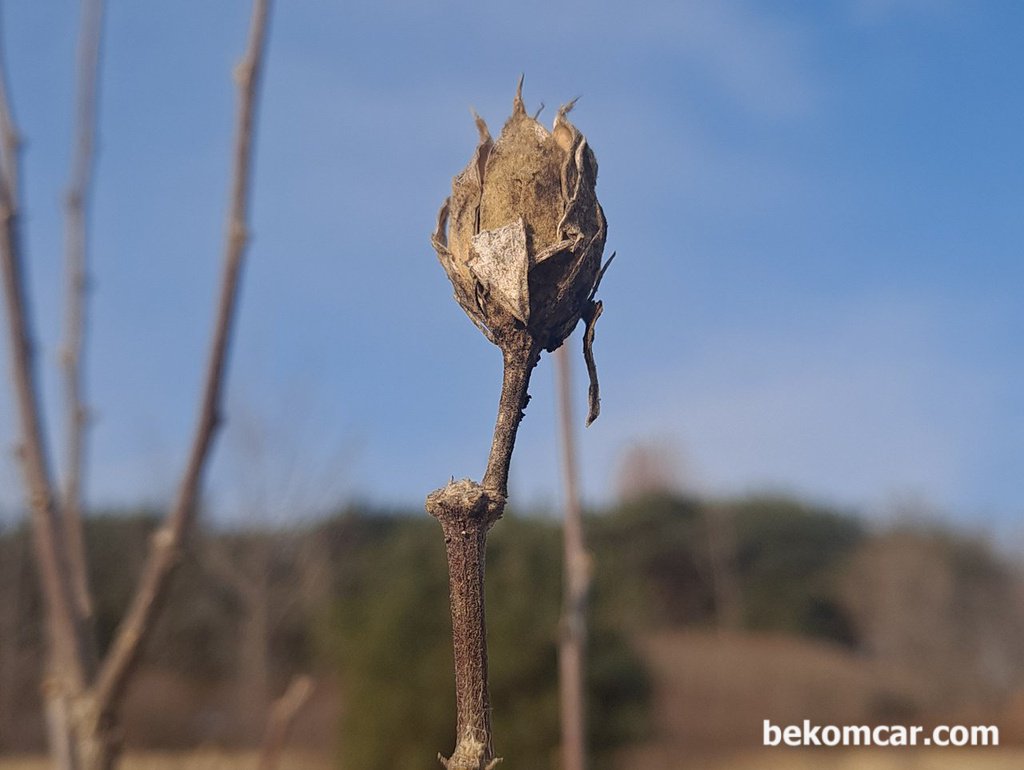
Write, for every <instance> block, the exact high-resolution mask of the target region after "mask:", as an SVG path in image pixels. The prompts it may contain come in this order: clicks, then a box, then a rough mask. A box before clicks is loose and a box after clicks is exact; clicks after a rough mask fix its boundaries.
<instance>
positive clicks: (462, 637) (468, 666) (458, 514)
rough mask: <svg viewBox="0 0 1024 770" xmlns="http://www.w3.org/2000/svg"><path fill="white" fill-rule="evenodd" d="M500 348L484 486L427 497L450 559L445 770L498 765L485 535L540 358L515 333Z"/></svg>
mask: <svg viewBox="0 0 1024 770" xmlns="http://www.w3.org/2000/svg"><path fill="white" fill-rule="evenodd" d="M502 343H503V344H502V352H503V354H504V361H505V371H504V378H503V382H502V389H501V399H500V401H499V404H498V418H497V421H496V423H495V427H494V440H493V442H492V444H491V453H490V457H489V458H488V462H487V471H486V473H485V474H484V479H483V483H482V484H477V483H476V482H474V481H470V480H468V479H463V480H460V481H453V482H451V483H450V484H448V485H447V486H446V487H443V488H442V489H439V490H437V491H436V492H433V493H431V494H430V495H429V496H428V497H427V506H426V507H427V512H428V513H430V515H431V516H433V517H434V518H436V519H437V520H438V521H439V522H440V524H441V530H442V532H443V533H444V542H445V551H446V555H447V558H448V581H449V591H450V600H451V612H452V637H453V644H454V652H455V706H456V711H457V725H456V746H455V751H454V753H453V754H452V756H451V758H450V759H444V758H443V757H440V755H439V758H440V759H441V762H442V764H444V766H445V767H446V768H448V770H487V769H488V768H492V767H494V765H495V764H497V762H498V761H499V760H497V759H495V757H494V747H493V745H492V740H491V704H490V695H489V692H488V686H487V629H486V624H485V617H484V562H485V557H486V549H487V532H488V530H489V529H490V528H491V526H492V525H493V524H494V522H495V521H497V520H498V519H499V518H501V515H502V513H503V512H504V510H505V497H506V495H507V494H508V470H509V464H510V463H511V460H512V449H513V447H514V445H515V440H516V432H517V431H518V429H519V423H520V422H521V421H522V419H523V410H524V409H525V408H526V403H527V401H528V400H529V395H528V393H527V391H528V388H529V384H530V374H531V372H532V371H533V367H534V366H535V365H536V364H537V360H538V359H539V357H540V348H539V347H538V346H537V345H536V344H535V343H534V341H533V339H532V338H531V337H530V335H529V333H528V332H526V331H525V330H523V331H514V332H511V333H510V334H509V335H507V336H506V337H505V338H504V339H502Z"/></svg>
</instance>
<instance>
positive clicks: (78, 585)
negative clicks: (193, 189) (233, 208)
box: [61, 0, 104, 675]
mask: <svg viewBox="0 0 1024 770" xmlns="http://www.w3.org/2000/svg"><path fill="white" fill-rule="evenodd" d="M103 11H104V8H103V0H84V1H83V3H82V22H81V27H80V32H79V42H78V66H77V70H78V93H77V100H78V107H77V118H76V120H77V125H76V128H75V146H74V159H73V160H72V164H71V181H70V183H69V184H68V192H67V202H66V225H65V230H66V235H65V238H66V244H65V275H66V281H67V286H66V297H65V317H64V342H63V346H62V351H61V367H62V369H63V371H64V398H65V436H66V460H65V462H66V465H65V469H64V484H63V489H62V497H61V508H62V511H61V514H62V516H63V519H64V527H65V530H66V532H67V538H68V557H69V559H70V569H71V578H72V588H73V590H74V596H75V608H76V610H77V612H78V615H79V619H80V622H81V623H82V626H83V628H84V629H85V637H86V639H85V641H86V642H87V649H86V660H85V661H84V665H85V668H86V670H87V672H89V673H90V675H91V671H92V669H93V667H94V666H95V664H96V650H95V644H94V636H93V629H92V625H93V602H92V594H91V591H90V589H89V578H88V571H87V569H86V558H85V541H84V536H83V532H82V510H81V509H82V465H83V457H84V452H85V429H86V427H87V424H88V409H87V408H86V406H85V404H84V399H83V368H84V365H83V362H82V351H83V349H84V342H85V330H86V294H87V292H88V286H87V283H88V277H87V269H88V263H87V216H88V207H89V194H90V191H91V187H92V178H93V169H94V167H95V164H94V160H93V159H94V152H93V146H94V136H95V129H96V102H97V86H98V79H99V61H100V44H101V33H102V27H103Z"/></svg>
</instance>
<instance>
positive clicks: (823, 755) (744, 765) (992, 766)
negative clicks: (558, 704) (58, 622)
mask: <svg viewBox="0 0 1024 770" xmlns="http://www.w3.org/2000/svg"><path fill="white" fill-rule="evenodd" d="M510 766H511V765H510ZM622 766H623V768H637V767H642V768H645V770H652V769H654V768H665V770H674V769H675V768H701V770H964V768H970V769H971V770H1020V768H1022V767H1024V751H1022V750H1006V751H1004V750H991V749H975V750H971V751H963V750H950V751H929V752H917V751H913V752H911V751H903V752H898V751H888V752H885V751H850V752H841V751H792V750H787V751H777V752H770V751H757V752H750V753H747V754H740V755H734V756H730V757H728V758H723V757H719V758H711V757H707V758H704V759H700V758H695V757H691V758H688V759H684V758H681V757H678V756H673V755H671V754H669V753H668V752H666V751H664V750H661V749H651V750H645V751H642V752H637V753H635V754H632V755H631V758H630V760H628V764H623V765H622ZM423 767H425V768H428V767H433V764H431V763H430V762H429V761H428V760H425V761H424V765H423ZM255 768H256V755H255V753H252V752H222V751H214V750H200V751H193V752H179V753H142V754H130V755H128V757H126V759H125V761H124V763H123V764H122V770H255ZM0 770H50V766H49V765H48V764H47V762H46V760H45V759H43V758H42V757H24V758H15V757H9V758H6V759H4V758H0ZM280 770H333V769H332V764H331V762H330V761H329V760H328V759H327V758H325V757H322V756H316V755H312V754H300V753H292V754H289V755H288V756H286V757H285V758H284V760H283V761H282V763H281V769H280Z"/></svg>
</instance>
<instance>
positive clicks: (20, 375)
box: [0, 52, 84, 697]
mask: <svg viewBox="0 0 1024 770" xmlns="http://www.w3.org/2000/svg"><path fill="white" fill-rule="evenodd" d="M0 54H2V52H0ZM19 163H20V142H19V139H18V132H17V127H16V125H15V123H14V117H13V115H12V112H11V108H10V103H9V101H8V98H7V72H6V67H5V66H4V63H3V56H2V55H0V263H2V272H3V283H4V295H5V300H6V305H7V320H8V323H7V328H8V333H9V335H10V340H9V349H10V355H11V366H10V371H11V378H12V380H13V387H14V393H15V399H16V402H17V411H18V419H19V422H20V442H21V443H20V446H19V447H18V456H19V459H20V460H21V468H22V473H23V476H24V480H25V487H26V492H27V494H28V504H29V510H30V512H31V516H32V533H33V541H34V547H35V557H36V560H37V562H38V565H39V574H40V580H41V582H42V588H43V593H44V597H45V602H46V611H47V622H48V626H49V638H50V642H51V645H52V647H51V661H50V669H51V670H50V676H51V681H50V683H49V684H50V685H51V693H57V695H55V696H54V697H65V696H66V697H70V696H72V695H73V694H76V693H78V692H80V691H81V688H82V687H83V685H84V675H83V671H82V668H81V664H80V661H81V658H80V654H81V649H82V647H81V644H82V635H81V629H80V628H79V627H78V625H77V624H76V622H75V617H76V615H75V613H74V609H73V607H74V605H73V599H72V593H71V582H70V576H69V575H68V572H67V554H66V551H65V539H64V533H63V527H62V522H61V518H60V513H59V511H58V508H57V500H56V497H55V495H54V493H53V484H52V481H51V475H50V465H49V461H48V457H47V451H46V443H45V439H44V436H43V430H42V422H43V421H42V416H41V415H42V413H41V407H40V403H39V391H38V386H37V382H36V371H35V363H34V350H33V344H32V327H31V323H30V319H29V311H28V302H27V298H26V294H27V292H26V289H25V279H24V273H23V261H22V249H21V239H20V226H19V225H20V223H19V189H18V188H19Z"/></svg>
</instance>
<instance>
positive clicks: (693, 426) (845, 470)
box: [0, 0, 1024, 526]
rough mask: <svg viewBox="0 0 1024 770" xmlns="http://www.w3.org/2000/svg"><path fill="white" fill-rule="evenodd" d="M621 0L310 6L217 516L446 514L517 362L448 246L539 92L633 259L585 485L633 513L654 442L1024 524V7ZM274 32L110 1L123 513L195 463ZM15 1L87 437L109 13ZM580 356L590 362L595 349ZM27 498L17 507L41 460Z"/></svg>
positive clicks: (534, 414) (5, 471) (113, 377)
mask: <svg viewBox="0 0 1024 770" xmlns="http://www.w3.org/2000/svg"><path fill="white" fill-rule="evenodd" d="M617 5H618V4H604V5H597V4H594V3H580V2H570V3H559V4H554V5H551V4H548V3H541V2H523V3H518V4H515V5H514V6H513V5H510V4H505V5H504V6H498V5H495V6H493V7H488V6H487V5H486V4H482V3H461V2H438V3H431V4H422V3H414V2H395V3H361V4H341V3H330V2H323V1H320V2H317V1H314V0H308V1H307V2H299V3H294V2H293V3H285V2H279V3H278V4H277V7H276V8H275V13H274V19H273V27H272V33H271V40H270V52H269V61H268V65H267V74H266V81H265V91H264V97H263V100H262V106H261V121H260V126H259V135H258V157H257V164H256V190H255V198H254V210H253V231H254V236H255V238H254V241H253V244H252V248H251V250H250V262H249V267H248V270H247V273H246V276H245V285H244V293H243V304H242V312H241V316H240V319H239V320H240V323H239V326H238V335H237V338H236V347H235V350H234V353H235V355H234V358H233V362H232V372H231V378H230V385H229V392H230V397H229V409H228V418H229V425H228V431H227V433H226V434H225V435H224V436H222V439H221V441H220V442H219V444H218V447H217V454H216V458H215V463H214V465H213V467H212V469H211V470H212V473H211V475H210V476H209V477H208V478H209V485H208V488H209V492H210V496H211V499H212V500H213V501H214V502H215V503H216V504H217V505H219V506H220V507H221V508H222V509H224V510H230V509H237V508H238V507H239V506H240V505H242V503H241V501H243V500H245V499H247V498H253V499H255V498H257V497H259V494H257V493H255V492H253V489H254V488H256V487H259V488H260V489H262V490H263V492H262V493H260V494H263V495H265V497H264V498H263V499H264V500H265V501H270V502H265V503H264V504H262V505H263V507H264V508H266V509H268V510H269V509H273V510H274V512H273V515H275V516H280V515H285V514H284V513H281V511H283V510H285V509H288V508H296V507H298V508H301V507H303V506H306V505H316V504H320V503H322V502H324V501H327V500H330V499H333V498H335V497H338V496H341V497H345V496H355V497H359V498H362V499H369V500H373V501H377V502H381V503H385V504H401V505H410V506H415V505H419V504H420V502H421V501H422V498H423V496H424V495H425V493H426V492H428V491H430V490H431V489H433V488H435V487H437V486H439V485H441V484H442V483H444V482H445V481H446V480H447V479H448V477H449V476H451V475H455V476H474V477H478V476H479V475H480V473H481V471H482V468H483V465H484V459H485V455H486V451H487V448H488V446H489V441H490V430H491V426H492V424H493V419H494V406H495V403H496V398H497V390H498V386H499V382H500V358H499V355H498V353H497V351H496V349H494V348H492V347H491V346H490V345H489V343H487V342H486V340H485V339H484V338H483V336H482V335H480V334H479V332H477V331H476V329H475V328H474V327H473V326H472V324H471V323H470V322H469V321H468V319H467V318H466V317H465V316H464V315H463V313H462V311H461V310H460V309H459V307H458V306H457V305H456V304H455V302H454V301H453V300H451V298H450V294H451V291H450V286H449V285H448V283H447V279H446V278H445V276H444V273H443V272H442V270H441V269H440V267H439V266H438V264H437V262H436V259H435V256H434V254H433V251H432V249H431V247H430V243H429V233H430V230H431V228H432V225H433V222H434V218H435V215H436V212H437V209H438V207H439V205H440V203H441V201H442V200H443V199H444V197H445V195H446V194H447V191H448V189H449V185H450V180H451V177H452V175H454V174H455V173H457V172H458V171H459V170H460V169H461V168H462V167H463V166H464V165H465V164H466V162H467V161H468V159H469V157H470V154H471V153H472V150H473V147H474V143H475V129H474V127H473V124H472V121H471V119H470V114H469V109H470V107H474V108H476V109H477V110H478V111H479V112H480V114H481V115H483V116H484V118H485V119H487V121H488V122H489V123H490V125H491V128H492V131H494V132H496V131H497V130H498V129H499V128H500V126H501V124H502V122H503V121H504V119H505V117H506V116H507V115H508V112H509V109H510V106H511V97H512V92H513V89H514V85H515V81H516V79H517V77H518V75H519V73H520V72H525V74H526V87H525V96H526V100H527V103H528V105H529V106H532V107H535V106H539V105H540V103H541V102H543V103H545V104H546V105H547V108H546V110H545V112H544V113H543V116H546V117H547V118H548V119H550V118H551V117H552V116H553V110H554V108H555V107H557V105H558V104H560V103H561V102H564V101H567V100H568V99H570V98H572V97H574V96H576V95H582V99H581V100H580V102H579V105H578V107H577V109H576V111H575V112H574V118H575V122H576V123H577V125H578V126H579V127H580V128H581V130H582V131H584V133H586V134H587V136H588V138H589V140H590V143H591V146H592V147H593V148H594V149H595V152H596V154H597V157H598V161H599V163H600V168H601V172H600V179H599V186H598V192H599V195H600V198H601V201H602V204H603V205H604V208H605V211H606V213H607V216H608V220H609V240H608V249H609V251H610V250H616V251H617V252H618V254H619V257H618V259H617V260H616V262H615V265H614V266H613V268H612V270H611V271H610V272H609V274H608V275H607V277H606V280H605V282H604V284H603V286H602V291H601V295H602V297H603V299H604V302H605V314H604V316H603V317H602V319H601V321H600V323H599V324H598V329H597V349H596V352H597V356H598V363H599V366H600V370H601V377H602V394H603V402H602V405H603V414H602V416H601V418H600V419H599V420H598V421H597V422H596V423H595V424H594V425H593V426H592V427H591V428H589V429H587V430H586V431H582V426H581V433H580V438H581V452H582V456H583V469H584V471H583V472H584V480H583V486H584V490H585V494H586V497H587V499H588V500H590V501H592V502H596V503H599V502H602V501H605V500H609V499H611V498H612V497H613V496H614V493H615V481H614V480H615V474H616V468H617V465H618V462H619V460H620V458H621V456H622V453H623V451H624V450H625V449H626V448H627V447H629V446H630V445H632V444H635V443H637V442H646V441H657V442H661V443H662V444H664V445H667V446H671V447H674V448H675V451H674V453H673V454H674V456H676V457H677V458H679V459H678V462H679V465H680V467H679V472H680V474H681V476H682V477H683V478H684V479H685V480H686V482H687V483H688V484H690V485H692V486H693V487H695V488H697V489H699V490H702V491H705V492H709V493H736V492H744V491H749V490H753V489H764V488H770V489H776V490H785V491H791V492H795V493H797V494H801V495H805V496H808V497H811V498H814V499H819V500H824V501H829V502H835V503H838V504H841V505H846V506H851V507H856V508H860V509H864V510H867V511H883V510H885V509H886V508H887V507H890V506H892V505H893V503H894V501H898V500H906V499H914V500H919V501H923V502H924V503H926V504H928V505H930V506H934V507H935V508H937V509H939V510H942V511H945V512H947V513H948V514H950V515H952V516H955V517H957V518H959V519H960V520H961V521H964V522H965V523H968V524H978V525H982V526H991V525H994V524H997V525H1005V524H1007V523H1008V522H1011V521H1013V520H1015V518H1017V517H1019V515H1020V514H1022V513H1024V484H1021V483H1020V481H1019V475H1020V468H1021V467H1024V360H1022V359H1024V357H1022V356H1021V352H1022V345H1021V340H1022V338H1024V303H1022V302H1021V297H1022V294H1024V260H1022V256H1024V254H1022V244H1024V217H1022V203H1024V149H1022V147H1024V143H1022V142H1021V139H1020V137H1021V136H1024V97H1022V96H1021V91H1020V77H1021V75H1022V74H1024V53H1022V51H1021V46H1020V45H1019V40H1020V31H1021V29H1024V6H1022V5H1021V4H1019V3H1015V2H1010V1H1009V0H1007V1H1005V2H990V3H985V4H984V5H978V4H968V3H966V2H957V1H956V0H949V1H948V2H942V1H941V0H936V1H935V2H925V1H924V0H835V1H834V2H826V3H800V2H783V3H771V4H767V3H753V2H738V1H736V0H714V1H712V0H682V1H679V0H677V1H676V2H664V3H647V4H632V5H630V6H628V8H627V7H626V6H625V5H624V4H622V6H621V7H616V6H617ZM248 12H249V7H248V3H246V2H242V1H240V0H236V1H233V2H226V1H224V2H217V3H210V2H199V1H198V0H187V1H183V2H179V3H174V4H167V3H126V2H112V3H110V8H109V13H108V18H107V26H106V38H105V43H106V49H105V58H104V62H103V85H102V104H101V127H100V142H101V154H100V159H99V171H98V174H99V176H98V182H97V187H96V198H95V206H94V218H93V225H94V230H93V234H92V257H93V265H94V270H93V272H94V279H95V291H94V294H93V305H92V314H93V315H92V322H91V325H90V333H89V336H90V344H91V347H90V350H89V354H88V381H89V393H90V402H91V403H92V405H93V407H94V409H95V411H96V413H97V417H98V419H97V422H96V425H95V428H94V430H93V433H92V435H91V438H92V450H91V453H90V461H89V466H90V467H89V470H90V482H89V498H90V500H91V501H92V502H93V503H94V504H96V505H107V504H124V503H131V502H137V501H140V500H147V501H160V500H164V499H166V498H167V497H168V496H169V493H170V490H171V489H172V488H173V485H174V483H175V480H176V478H177V475H178V473H179V472H180V468H181V464H182V462H183V458H184V453H185V449H186V444H187V440H188V436H189V432H190V430H191V426H192V422H193V411H194V403H195V397H196V391H197V389H198V383H199V377H200V361H201V360H202V354H203V352H204V351H205V345H206V337H207V334H208V327H209V325H210V314H211V305H212V298H213V292H214V287H215V282H216V278H217V274H218V267H219V260H220V253H221V243H222V229H223V218H224V208H225V200H226V193H227V173H228V164H229V160H228V155H229V145H230V137H231V131H232V121H233V114H234V108H235V94H234V90H233V86H232V83H231V81H230V77H229V74H230V70H231V67H232V66H233V63H234V61H235V60H236V59H237V57H238V55H239V54H240V52H241V50H242V48H243V45H244V37H245V33H246V25H247V20H248ZM4 16H5V18H4V29H3V34H4V36H5V43H6V46H7V54H8V67H9V71H10V77H11V85H12V97H13V99H14V103H15V107H16V112H17V118H18V120H19V123H20V124H21V128H22V131H23V133H24V134H25V135H26V137H27V139H28V142H29V144H28V148H27V153H26V157H25V187H26V191H27V201H26V206H27V221H26V227H27V233H28V241H27V243H28V260H29V263H30V272H31V276H30V277H31V287H32V292H33V298H34V307H33V309H34V311H35V316H36V323H37V329H38V332H39V337H40V341H41V344H42V350H43V352H44V353H45V354H46V355H45V357H44V358H43V359H42V362H43V364H44V376H45V380H46V383H45V384H46V394H47V396H48V397H49V402H48V403H49V407H48V416H49V417H50V418H51V422H53V420H52V418H53V417H54V415H55V414H56V413H57V408H56V401H54V397H56V396H57V394H58V389H57V380H56V374H57V373H56V367H55V365H54V359H55V352H54V351H55V350H56V347H57V337H58V331H59V325H58V319H59V312H60V296H61V279H60V261H61V255H62V220H61V217H60V211H59V203H60V199H61V194H62V190H63V188H64V186H65V184H66V179H67V173H68V160H69V148H70V118H71V106H72V85H73V66H74V35H75V25H76V22H77V6H76V5H75V4H73V3H70V2H50V3H28V2H12V3H6V4H5V7H4ZM569 344H571V345H572V349H573V350H574V351H575V352H577V354H578V351H579V344H580V343H579V334H578V333H577V335H576V336H575V337H574V338H573V339H572V340H570V343H569ZM4 353H5V354H6V348H4ZM576 360H577V363H578V364H580V365H578V366H577V370H576V377H577V391H578V392H579V394H580V397H581V399H582V397H583V394H584V392H585V383H584V382H583V378H582V366H581V364H582V361H581V360H580V358H579V357H578V356H577V357H576ZM6 366H7V363H6V355H5V357H4V360H3V363H2V364H0V368H2V369H3V372H2V374H3V375H4V380H3V385H2V387H3V388H4V389H5V390H3V391H2V392H0V395H2V398H3V401H2V403H3V411H2V412H0V440H2V441H3V442H4V444H6V445H9V444H11V443H12V442H13V440H14V436H13V425H12V418H13V415H12V413H11V406H10V394H9V390H7V388H8V386H7V376H6V375H7V370H6ZM552 370H553V366H552V362H551V361H550V359H548V358H545V359H544V360H542V362H541V365H540V367H539V368H538V370H537V371H536V374H535V379H534V386H533V396H534V398H533V401H532V402H531V405H530V408H529V410H528V413H527V418H526V420H525V422H524V425H523V428H522V431H521V435H520V442H519V444H518V447H517V451H516V455H515V458H514V461H513V469H512V478H511V484H510V486H511V494H512V496H513V500H514V501H518V502H519V503H520V504H521V505H541V504H545V503H555V502H557V500H558V452H557V444H556V441H555V434H554V428H553V420H552V415H553V373H552ZM580 412H581V417H582V404H581V405H580ZM53 428H54V434H55V436H56V435H58V434H59V432H58V431H57V428H58V426H57V425H56V424H54V425H53ZM0 481H2V482H3V484H2V485H3V487H4V492H3V497H2V498H0V499H2V500H3V501H5V502H7V504H8V505H10V504H11V502H12V501H14V500H16V499H17V494H16V491H15V489H16V488H15V485H16V483H17V477H16V473H15V471H14V469H13V467H12V464H11V463H10V462H7V461H5V463H4V465H3V467H2V468H0ZM257 481H258V482H259V483H258V484H257V483H256V482H257ZM300 500H301V502H297V501H300ZM247 505H249V510H250V511H251V510H254V509H255V507H260V505H259V504H257V503H254V502H251V501H250V502H249V503H247ZM266 515H271V514H270V513H268V514H266Z"/></svg>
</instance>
